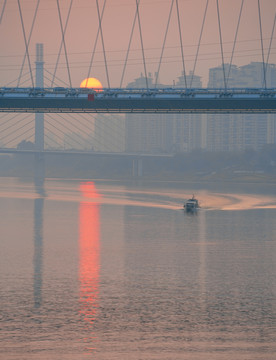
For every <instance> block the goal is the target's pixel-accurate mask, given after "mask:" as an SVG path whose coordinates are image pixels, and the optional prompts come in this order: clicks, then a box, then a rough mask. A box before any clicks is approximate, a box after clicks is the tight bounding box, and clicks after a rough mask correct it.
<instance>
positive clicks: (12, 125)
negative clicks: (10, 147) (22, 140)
mask: <svg viewBox="0 0 276 360" xmlns="http://www.w3.org/2000/svg"><path fill="white" fill-rule="evenodd" d="M29 116H30V115H29V114H28V115H26V116H24V117H23V118H21V119H20V120H18V121H17V122H15V123H12V124H11V125H10V126H7V127H6V128H5V129H3V130H1V134H3V133H4V132H5V131H7V130H9V129H11V128H12V127H14V126H16V125H18V124H20V123H21V122H22V121H24V120H25V119H27V118H28V117H29ZM14 118H15V117H13V119H14ZM10 120H12V119H10ZM6 123H7V121H6V122H5V124H6ZM5 124H3V125H5ZM20 129H21V128H19V130H20ZM17 130H18V129H17ZM17 130H16V131H17ZM8 136H9V135H5V137H8Z"/></svg>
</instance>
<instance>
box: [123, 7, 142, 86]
mask: <svg viewBox="0 0 276 360" xmlns="http://www.w3.org/2000/svg"><path fill="white" fill-rule="evenodd" d="M139 3H140V0H138V4H139ZM137 15H138V10H137V7H136V11H135V16H134V20H133V24H132V29H131V33H130V38H129V43H128V47H127V53H126V58H125V62H124V67H123V72H122V77H121V82H120V88H122V84H123V79H124V76H125V70H126V65H127V61H128V56H129V51H130V46H131V42H132V38H133V33H134V28H135V24H136V19H137Z"/></svg>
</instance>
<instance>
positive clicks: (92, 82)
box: [80, 78, 103, 91]
mask: <svg viewBox="0 0 276 360" xmlns="http://www.w3.org/2000/svg"><path fill="white" fill-rule="evenodd" d="M80 87H81V88H88V89H95V90H98V91H101V90H102V88H103V86H102V84H101V82H100V81H99V80H98V79H96V78H86V79H84V80H83V81H82V82H81V84H80Z"/></svg>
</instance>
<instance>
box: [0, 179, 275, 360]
mask: <svg viewBox="0 0 276 360" xmlns="http://www.w3.org/2000/svg"><path fill="white" fill-rule="evenodd" d="M192 194H195V195H196V197H197V198H198V199H199V201H200V206H201V208H200V210H199V211H198V213H197V214H195V215H190V214H186V213H185V212H184V211H183V201H184V200H185V199H187V198H189V197H190V196H191V195H192ZM275 194H276V191H275V185H273V184H271V185H266V186H263V185H255V184H251V185H246V186H245V187H244V188H243V186H242V185H235V184H223V185H221V184H183V183H180V182H175V183H167V182H164V183H161V182H159V183H154V182H147V183H145V182H144V183H143V182H139V183H137V184H135V183H127V184H122V183H116V182H110V181H97V182H92V181H78V180H75V181H64V180H59V181H57V180H46V181H45V182H44V183H43V182H42V183H40V184H36V185H34V184H33V183H32V182H22V181H19V180H17V179H15V178H0V229H1V251H0V268H1V269H0V272H1V277H0V295H1V300H0V302H1V310H2V315H1V329H2V331H1V335H0V340H1V354H0V359H5V360H6V359H7V360H11V359H12V360H14V359H23V360H25V359H26V360H27V359H38V358H39V359H54V360H55V359H66V360H67V359H74V360H75V359H88V358H93V359H162V360H163V359H192V360H193V359H196V360H197V359H200V360H201V359H242V360H243V359H244V360H245V359H258V360H260V359H266V360H270V359H274V358H275V353H276V346H275V343H276V336H275V334H276V331H275V330H276V329H275V325H276V322H275V320H276V280H275V270H276V269H275V265H276V264H275V255H276V246H275V245H276V243H275V239H276V224H275V215H276V195H275Z"/></svg>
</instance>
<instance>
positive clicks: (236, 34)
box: [226, 0, 244, 85]
mask: <svg viewBox="0 0 276 360" xmlns="http://www.w3.org/2000/svg"><path fill="white" fill-rule="evenodd" d="M243 5H244V0H242V2H241V8H240V13H239V19H238V23H237V28H236V33H235V38H234V44H233V48H232V54H231V59H230V65H229V69H228V74H227V78H226V85H227V84H228V80H229V77H230V72H231V68H232V61H233V57H234V52H235V47H236V43H237V37H238V31H239V27H240V21H241V15H242V10H243Z"/></svg>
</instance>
